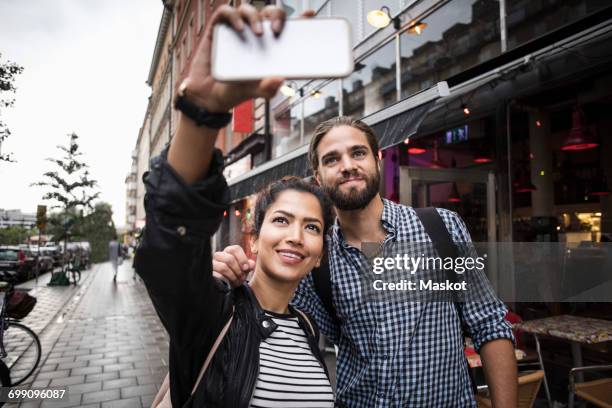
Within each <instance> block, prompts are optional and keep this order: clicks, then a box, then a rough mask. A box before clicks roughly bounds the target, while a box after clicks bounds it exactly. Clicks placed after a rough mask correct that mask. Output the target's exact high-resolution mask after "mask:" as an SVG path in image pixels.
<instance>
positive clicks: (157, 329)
mask: <svg viewBox="0 0 612 408" xmlns="http://www.w3.org/2000/svg"><path fill="white" fill-rule="evenodd" d="M129 264H130V262H124V263H123V265H122V266H121V267H120V272H119V275H118V277H117V282H116V283H113V281H112V276H113V275H112V269H111V265H110V264H109V263H105V264H98V265H95V266H94V267H93V268H92V270H90V271H87V272H85V273H83V276H82V279H81V284H80V285H79V286H78V287H76V288H75V287H74V286H64V287H46V286H43V285H45V284H46V282H48V280H49V277H41V278H40V279H39V285H38V287H35V288H34V289H32V291H31V292H30V293H32V294H34V295H35V296H36V297H37V299H38V303H37V305H36V308H35V309H34V310H33V311H32V313H31V314H30V316H28V317H27V318H26V319H25V320H24V323H25V324H26V325H28V326H29V327H31V328H32V329H33V330H34V331H35V332H36V333H38V335H39V337H40V340H41V343H42V349H43V351H42V359H41V364H40V366H39V368H38V370H37V372H36V373H35V374H34V376H33V378H32V379H30V380H29V381H30V382H31V384H30V385H28V388H29V387H64V386H66V387H67V388H68V394H69V400H67V401H43V402H27V403H22V404H20V405H17V404H7V405H6V406H7V407H15V406H21V407H76V406H86V407H148V406H150V404H151V401H152V400H153V397H154V395H155V393H156V392H157V389H158V387H159V385H160V384H161V381H162V380H163V377H164V376H165V374H166V372H167V370H168V368H167V356H168V342H167V338H166V334H165V331H164V329H163V327H162V326H161V324H160V323H159V319H158V318H157V315H156V313H155V310H154V309H153V306H152V304H151V302H150V300H149V297H148V294H147V292H146V289H145V287H144V285H143V284H142V283H141V282H140V280H139V279H134V272H133V270H132V268H131V266H130V265H129ZM43 282H44V283H43Z"/></svg>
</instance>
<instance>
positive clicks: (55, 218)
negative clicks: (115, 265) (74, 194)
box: [47, 202, 117, 263]
mask: <svg viewBox="0 0 612 408" xmlns="http://www.w3.org/2000/svg"><path fill="white" fill-rule="evenodd" d="M66 221H68V222H72V224H71V226H70V227H69V228H66V226H65V222H66ZM47 225H48V226H47V233H48V234H51V235H53V240H54V241H56V242H59V241H61V240H63V239H64V237H65V236H66V232H67V233H68V241H69V242H70V241H88V242H89V244H90V245H91V262H94V263H95V262H105V261H107V260H108V243H109V242H110V240H111V239H113V237H114V236H115V234H116V233H117V232H116V230H115V224H114V223H113V210H112V208H111V205H110V204H108V203H104V202H100V203H97V204H96V205H95V206H94V208H93V211H92V212H91V213H89V214H87V215H85V216H84V215H83V214H82V213H79V212H75V211H74V210H71V211H70V212H69V213H65V212H62V213H52V214H50V215H49V221H48V224H47Z"/></svg>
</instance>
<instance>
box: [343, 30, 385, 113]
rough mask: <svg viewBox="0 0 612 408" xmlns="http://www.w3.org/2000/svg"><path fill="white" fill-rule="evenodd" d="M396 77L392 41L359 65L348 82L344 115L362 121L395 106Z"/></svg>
mask: <svg viewBox="0 0 612 408" xmlns="http://www.w3.org/2000/svg"><path fill="white" fill-rule="evenodd" d="M395 78H396V76H395V43H394V42H393V41H391V42H389V43H387V44H386V45H384V46H383V47H382V48H380V49H379V50H377V51H376V52H374V53H373V54H371V55H370V56H368V57H366V58H365V59H363V60H361V61H360V62H358V63H357V64H355V71H354V72H353V73H352V74H351V75H350V76H349V77H347V78H345V79H344V81H343V83H342V87H343V89H342V92H343V100H342V103H343V112H344V115H348V116H354V117H356V118H361V117H363V116H366V115H369V114H370V113H373V112H376V111H378V110H380V109H382V108H384V107H387V106H389V105H391V104H393V103H395V102H396V100H397V92H396V89H395V88H396V84H395Z"/></svg>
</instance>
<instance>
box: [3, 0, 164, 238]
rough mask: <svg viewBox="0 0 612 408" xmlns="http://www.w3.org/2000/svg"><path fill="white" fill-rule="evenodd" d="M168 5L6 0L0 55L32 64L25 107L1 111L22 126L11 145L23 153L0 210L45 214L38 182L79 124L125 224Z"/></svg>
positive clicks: (89, 157) (156, 1) (6, 179)
mask: <svg viewBox="0 0 612 408" xmlns="http://www.w3.org/2000/svg"><path fill="white" fill-rule="evenodd" d="M162 11H163V5H162V1H161V0H129V1H124V0H53V1H48V0H27V1H23V0H0V53H1V54H2V56H1V57H0V60H1V61H3V62H5V61H6V60H10V61H13V62H16V63H18V64H19V65H21V66H23V67H24V71H23V73H22V74H21V75H20V76H19V77H18V78H17V81H16V87H17V88H18V89H17V93H16V94H14V95H13V96H14V98H15V106H14V107H12V108H3V109H2V111H1V112H0V115H1V116H2V120H3V121H4V122H5V123H6V124H7V126H8V128H9V129H10V130H11V133H12V135H11V136H10V137H9V138H8V139H7V140H5V141H4V143H3V144H2V153H9V152H12V153H13V157H14V158H15V159H16V160H17V163H6V162H2V161H0V208H4V209H20V210H22V211H23V212H27V213H35V212H36V206H37V205H38V204H45V203H44V202H42V201H41V197H42V195H43V189H41V188H39V187H30V184H31V183H33V182H36V181H40V180H41V179H42V174H43V173H44V172H46V171H49V170H52V169H53V167H52V166H53V165H52V164H51V163H50V162H47V161H45V158H47V157H54V156H58V150H57V149H56V146H57V145H60V144H62V145H66V144H67V142H68V136H67V134H69V133H72V132H76V133H77V134H78V135H79V137H80V139H79V141H80V147H81V150H82V151H83V152H84V153H85V155H84V160H85V161H86V162H87V163H88V164H89V166H90V169H89V171H90V173H91V176H92V178H94V179H96V180H97V181H98V185H99V186H98V188H99V191H100V193H101V195H100V200H101V201H105V202H108V203H110V204H111V205H112V208H113V219H114V222H115V225H116V226H124V225H125V178H126V176H127V174H128V172H129V170H130V165H131V152H132V150H133V149H134V147H135V145H136V138H137V137H138V131H139V129H140V127H141V125H142V122H143V119H144V115H145V110H146V106H147V100H148V97H149V95H150V94H151V90H150V88H149V86H148V85H146V80H147V76H148V72H149V66H150V64H151V58H152V55H153V49H154V47H155V40H156V35H157V29H158V26H159V21H160V19H161V15H162ZM9 96H10V95H9ZM2 97H5V95H2ZM47 204H50V203H47Z"/></svg>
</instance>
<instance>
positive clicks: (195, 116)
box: [174, 95, 232, 129]
mask: <svg viewBox="0 0 612 408" xmlns="http://www.w3.org/2000/svg"><path fill="white" fill-rule="evenodd" d="M174 107H175V108H176V109H177V110H179V111H181V112H182V113H183V114H184V115H185V116H187V117H188V118H189V119H191V120H193V121H194V122H195V124H196V125H197V126H206V127H207V128H211V129H221V128H224V127H225V126H227V125H228V124H229V123H230V121H231V120H232V114H231V113H230V112H221V113H218V112H210V111H209V110H208V109H206V108H203V107H201V106H198V105H196V104H195V103H193V102H191V101H190V100H189V99H187V97H185V96H184V95H178V96H177V97H176V99H175V101H174Z"/></svg>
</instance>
